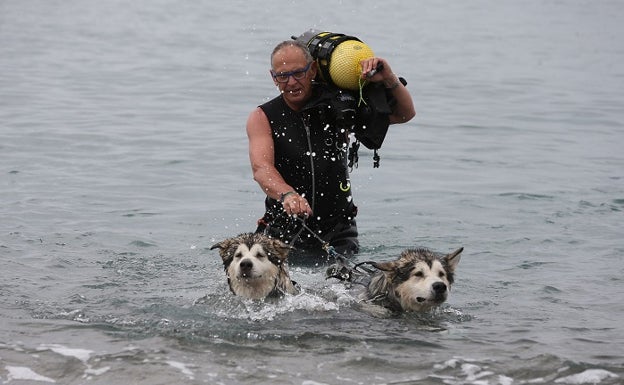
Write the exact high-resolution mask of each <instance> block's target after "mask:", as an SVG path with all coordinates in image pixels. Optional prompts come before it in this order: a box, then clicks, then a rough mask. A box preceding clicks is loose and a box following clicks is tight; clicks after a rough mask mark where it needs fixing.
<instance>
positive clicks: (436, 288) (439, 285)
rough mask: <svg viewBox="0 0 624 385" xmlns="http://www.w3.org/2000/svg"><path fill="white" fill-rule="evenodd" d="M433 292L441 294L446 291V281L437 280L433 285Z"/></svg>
mask: <svg viewBox="0 0 624 385" xmlns="http://www.w3.org/2000/svg"><path fill="white" fill-rule="evenodd" d="M432 289H433V292H434V293H436V294H441V293H444V292H445V291H446V284H445V283H444V282H436V283H434V284H433V285H432Z"/></svg>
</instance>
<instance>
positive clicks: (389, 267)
mask: <svg viewBox="0 0 624 385" xmlns="http://www.w3.org/2000/svg"><path fill="white" fill-rule="evenodd" d="M371 265H373V267H375V268H377V269H379V270H381V271H393V270H395V269H396V268H397V267H398V265H399V261H388V262H372V263H371Z"/></svg>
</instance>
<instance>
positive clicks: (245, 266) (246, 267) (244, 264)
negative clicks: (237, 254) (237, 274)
mask: <svg viewBox="0 0 624 385" xmlns="http://www.w3.org/2000/svg"><path fill="white" fill-rule="evenodd" d="M240 268H241V270H243V271H250V270H251V269H252V268H253V262H252V261H251V260H249V259H243V260H242V261H241V262H240Z"/></svg>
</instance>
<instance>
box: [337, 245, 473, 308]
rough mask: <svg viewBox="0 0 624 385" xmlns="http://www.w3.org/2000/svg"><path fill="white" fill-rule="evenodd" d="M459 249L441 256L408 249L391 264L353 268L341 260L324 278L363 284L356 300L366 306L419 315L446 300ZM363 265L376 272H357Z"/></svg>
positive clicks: (421, 250) (369, 270)
mask: <svg viewBox="0 0 624 385" xmlns="http://www.w3.org/2000/svg"><path fill="white" fill-rule="evenodd" d="M463 250H464V248H463V247H462V248H459V249H457V250H455V251H454V252H452V253H450V254H446V255H443V254H439V253H435V252H433V251H431V250H428V249H408V250H405V251H404V252H403V253H401V256H400V257H399V258H398V259H397V260H394V261H388V262H363V263H360V264H358V265H356V266H355V268H348V267H345V265H344V261H343V262H342V263H339V264H338V267H333V268H330V269H329V270H328V273H327V275H328V276H329V277H333V278H338V279H343V280H347V281H351V282H355V283H362V284H364V286H365V287H366V290H365V291H364V292H363V293H362V294H361V295H360V299H361V300H363V301H365V302H367V303H372V304H376V305H381V306H383V307H385V308H387V309H389V310H391V311H394V312H403V311H417V312H422V311H427V310H430V309H432V308H434V307H437V306H439V305H441V304H442V303H443V302H444V301H446V299H447V297H448V293H449V290H450V289H451V285H452V284H453V281H454V275H455V268H456V267H457V264H458V263H459V260H460V258H461V253H462V251H463ZM364 263H366V264H370V265H372V266H373V267H375V268H376V269H378V271H376V272H375V271H372V269H365V270H366V273H365V272H362V271H359V270H358V266H359V265H362V264H364ZM363 276H365V277H364V278H363ZM369 279H370V281H369Z"/></svg>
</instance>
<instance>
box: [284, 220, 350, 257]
mask: <svg viewBox="0 0 624 385" xmlns="http://www.w3.org/2000/svg"><path fill="white" fill-rule="evenodd" d="M295 218H296V219H297V220H298V221H299V222H300V223H301V227H302V228H303V229H305V230H306V231H307V232H308V233H310V234H311V235H312V236H313V237H314V238H316V240H317V241H319V242H320V243H321V247H322V248H323V250H325V252H326V253H327V254H328V255H329V256H330V257H333V258H338V257H342V258H344V256H343V255H342V254H340V253H338V252H337V251H336V249H334V246H332V245H330V244H329V242H327V241H325V240H324V239H323V238H321V237H320V236H319V235H318V234H317V233H315V232H314V230H312V229H311V228H310V227H308V225H307V224H306V223H305V219H303V218H301V217H299V216H295ZM299 235H300V234H299V233H298V234H297V236H299Z"/></svg>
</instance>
